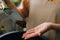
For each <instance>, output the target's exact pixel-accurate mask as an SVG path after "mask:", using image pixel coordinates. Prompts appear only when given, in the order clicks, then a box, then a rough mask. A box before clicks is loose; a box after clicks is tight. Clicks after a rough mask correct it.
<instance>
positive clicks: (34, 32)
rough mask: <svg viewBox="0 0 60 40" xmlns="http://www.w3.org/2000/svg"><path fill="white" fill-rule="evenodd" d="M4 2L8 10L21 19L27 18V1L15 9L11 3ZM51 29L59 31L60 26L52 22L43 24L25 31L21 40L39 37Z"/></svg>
mask: <svg viewBox="0 0 60 40" xmlns="http://www.w3.org/2000/svg"><path fill="white" fill-rule="evenodd" d="M5 2H6V3H7V5H8V6H9V8H11V9H14V10H16V11H17V12H18V13H19V14H20V15H21V16H22V17H23V18H26V17H27V16H28V12H29V1H28V0H25V1H24V0H22V1H21V5H20V6H19V7H16V6H15V5H14V4H13V3H11V2H10V1H8V0H5ZM9 4H10V5H9ZM26 4H28V5H26ZM51 29H53V30H59V31H60V24H56V23H52V22H44V23H42V24H40V25H38V26H36V27H35V28H32V29H29V30H27V32H26V33H24V34H23V36H22V38H24V39H29V38H31V37H35V36H40V35H42V34H44V33H45V32H47V31H49V30H51Z"/></svg>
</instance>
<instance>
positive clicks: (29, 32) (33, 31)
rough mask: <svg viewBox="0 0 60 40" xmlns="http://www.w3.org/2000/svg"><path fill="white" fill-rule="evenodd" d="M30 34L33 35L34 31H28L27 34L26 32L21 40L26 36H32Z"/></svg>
mask: <svg viewBox="0 0 60 40" xmlns="http://www.w3.org/2000/svg"><path fill="white" fill-rule="evenodd" d="M32 33H34V31H30V32H29V31H28V32H26V33H24V34H23V36H22V38H24V37H25V36H26V35H28V34H32Z"/></svg>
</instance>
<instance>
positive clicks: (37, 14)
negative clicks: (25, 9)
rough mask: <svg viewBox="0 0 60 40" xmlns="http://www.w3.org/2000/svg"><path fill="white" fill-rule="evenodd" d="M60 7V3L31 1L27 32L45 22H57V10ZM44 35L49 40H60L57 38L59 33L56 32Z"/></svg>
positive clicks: (46, 0)
mask: <svg viewBox="0 0 60 40" xmlns="http://www.w3.org/2000/svg"><path fill="white" fill-rule="evenodd" d="M59 6H60V5H59V2H56V1H54V2H53V1H51V0H30V12H29V17H28V18H27V24H26V27H27V30H28V29H31V28H33V27H36V26H37V25H39V24H41V23H43V22H55V21H56V20H57V19H56V18H57V13H58V11H57V10H58V9H59V8H60V7H59ZM56 9H57V10H56ZM55 19H56V20H55ZM43 35H44V36H46V37H47V38H48V39H49V40H59V39H58V38H56V37H57V33H56V31H55V30H50V31H48V32H46V33H45V34H43ZM59 37H60V35H59Z"/></svg>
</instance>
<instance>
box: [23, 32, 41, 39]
mask: <svg viewBox="0 0 60 40" xmlns="http://www.w3.org/2000/svg"><path fill="white" fill-rule="evenodd" d="M39 35H40V34H39V33H32V34H28V35H26V36H25V38H24V39H29V38H31V37H35V36H39Z"/></svg>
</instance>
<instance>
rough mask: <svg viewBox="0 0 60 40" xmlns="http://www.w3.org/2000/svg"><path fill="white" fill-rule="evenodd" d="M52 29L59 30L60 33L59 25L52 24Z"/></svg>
mask: <svg viewBox="0 0 60 40" xmlns="http://www.w3.org/2000/svg"><path fill="white" fill-rule="evenodd" d="M52 29H54V30H59V31H60V24H55V23H53V24H52Z"/></svg>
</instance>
